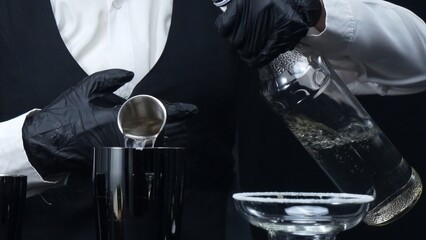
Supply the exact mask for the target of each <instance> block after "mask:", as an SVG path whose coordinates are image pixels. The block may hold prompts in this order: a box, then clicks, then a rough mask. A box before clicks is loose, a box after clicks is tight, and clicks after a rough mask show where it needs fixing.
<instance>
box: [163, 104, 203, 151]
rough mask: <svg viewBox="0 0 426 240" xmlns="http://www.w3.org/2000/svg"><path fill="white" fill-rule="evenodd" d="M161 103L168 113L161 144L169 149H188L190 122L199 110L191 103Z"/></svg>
mask: <svg viewBox="0 0 426 240" xmlns="http://www.w3.org/2000/svg"><path fill="white" fill-rule="evenodd" d="M161 102H162V103H163V105H164V107H165V108H166V111H167V121H166V124H165V125H164V128H163V130H162V133H161V134H160V135H161V136H162V143H161V144H162V145H164V146H168V147H186V146H187V142H188V121H189V120H190V119H191V118H192V117H193V116H194V115H195V114H196V113H197V112H198V108H197V107H196V106H195V105H192V104H189V103H170V102H167V101H161Z"/></svg>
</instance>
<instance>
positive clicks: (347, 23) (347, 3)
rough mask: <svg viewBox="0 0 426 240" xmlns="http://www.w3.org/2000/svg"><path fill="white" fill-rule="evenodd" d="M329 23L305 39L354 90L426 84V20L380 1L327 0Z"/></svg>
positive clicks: (411, 89)
mask: <svg viewBox="0 0 426 240" xmlns="http://www.w3.org/2000/svg"><path fill="white" fill-rule="evenodd" d="M323 2H324V6H325V10H326V28H325V30H324V31H323V32H321V33H319V34H309V35H308V36H307V37H306V38H305V39H303V40H302V42H303V43H304V44H306V45H308V46H310V47H312V48H314V49H316V50H317V51H319V52H320V53H321V54H322V55H324V56H326V57H327V58H328V59H329V60H330V62H331V63H332V65H333V67H334V69H335V70H336V72H337V74H338V75H339V76H340V77H341V78H342V80H343V81H344V82H345V83H346V85H347V86H348V87H349V88H350V89H351V91H352V92H354V93H355V94H381V95H387V94H408V93H415V92H419V91H422V90H425V89H426V67H425V65H424V62H425V61H426V51H425V49H426V41H425V40H426V25H425V23H424V22H423V21H422V20H421V19H420V18H419V17H418V16H416V15H415V14H414V13H412V12H411V11H409V10H407V9H405V8H402V7H399V6H397V5H394V4H391V3H389V2H386V1H382V0H323Z"/></svg>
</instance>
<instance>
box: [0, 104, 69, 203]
mask: <svg viewBox="0 0 426 240" xmlns="http://www.w3.org/2000/svg"><path fill="white" fill-rule="evenodd" d="M34 111H35V110H33V111H30V112H28V113H26V114H22V115H21V116H18V117H16V118H14V119H11V120H8V121H5V122H0V174H7V175H26V176H27V196H32V195H35V194H37V193H40V192H42V191H44V190H45V189H47V188H52V187H56V186H62V185H63V184H65V181H66V179H67V173H64V174H59V175H56V176H52V179H53V180H52V181H45V180H43V178H42V177H41V176H40V174H39V173H38V172H37V171H36V170H35V168H34V167H33V166H32V165H31V164H30V162H29V161H28V158H27V155H26V152H25V150H24V144H23V140H22V130H21V129H22V126H23V124H24V121H25V118H26V117H27V116H28V115H29V114H32V113H33V112H34Z"/></svg>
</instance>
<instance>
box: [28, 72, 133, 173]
mask: <svg viewBox="0 0 426 240" xmlns="http://www.w3.org/2000/svg"><path fill="white" fill-rule="evenodd" d="M133 75H134V74H133V73H132V72H129V71H125V70H119V69H113V70H107V71H102V72H98V73H95V74H93V75H90V76H88V77H86V78H85V79H83V80H82V81H81V82H79V83H78V84H77V85H76V86H74V87H71V88H70V89H68V90H67V91H65V92H64V93H62V94H61V95H60V96H59V97H58V98H57V99H55V100H54V101H53V102H52V103H51V104H49V105H48V106H46V107H44V108H43V109H42V110H40V111H39V112H37V113H36V114H35V115H33V116H30V117H27V119H26V120H25V123H24V126H23V128H22V132H23V141H24V147H25V150H26V152H27V155H28V158H29V160H30V162H31V164H32V165H33V166H34V167H35V168H36V169H37V171H38V172H39V173H40V174H41V175H42V176H43V177H46V176H48V175H50V174H53V173H60V172H68V171H70V170H72V169H73V168H79V167H83V166H91V163H92V161H91V159H92V152H93V149H92V148H93V147H95V146H121V145H123V142H124V138H123V135H122V134H121V133H120V131H119V129H118V125H117V114H118V110H119V106H120V105H121V104H122V103H124V99H122V98H120V97H118V96H116V95H114V94H113V92H114V91H115V90H117V89H118V88H119V87H121V86H122V85H124V84H125V83H126V82H128V81H130V80H131V79H132V78H133Z"/></svg>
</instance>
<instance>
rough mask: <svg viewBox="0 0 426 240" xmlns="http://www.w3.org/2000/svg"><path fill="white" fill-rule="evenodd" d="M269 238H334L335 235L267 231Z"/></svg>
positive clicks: (317, 239)
mask: <svg viewBox="0 0 426 240" xmlns="http://www.w3.org/2000/svg"><path fill="white" fill-rule="evenodd" d="M268 236H269V240H335V239H336V236H335V235H332V234H330V235H313V236H300V235H294V234H291V233H287V232H280V231H268Z"/></svg>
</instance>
